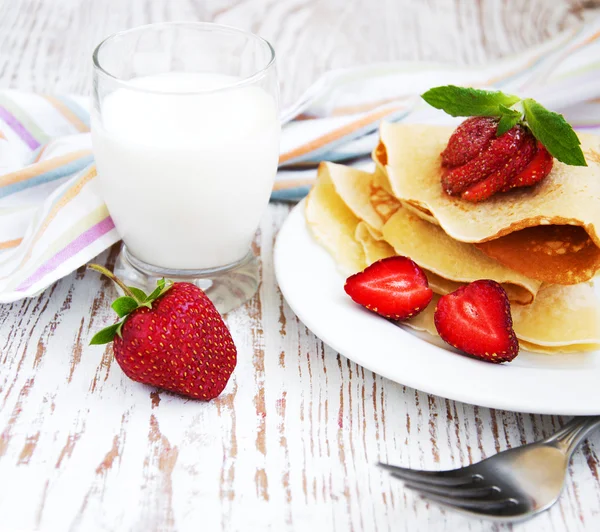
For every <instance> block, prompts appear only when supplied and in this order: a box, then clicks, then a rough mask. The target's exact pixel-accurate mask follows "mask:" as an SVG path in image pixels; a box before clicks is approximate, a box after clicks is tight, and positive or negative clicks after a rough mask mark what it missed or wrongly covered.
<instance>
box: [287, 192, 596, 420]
mask: <svg viewBox="0 0 600 532" xmlns="http://www.w3.org/2000/svg"><path fill="white" fill-rule="evenodd" d="M275 273H276V276H277V281H278V282H279V286H280V288H281V291H282V293H283V295H284V297H285V299H286V300H287V302H288V304H289V305H290V307H291V308H292V310H293V311H294V312H295V313H296V314H297V315H298V317H299V318H300V319H301V320H302V321H303V322H304V324H305V325H306V326H307V327H308V328H309V329H310V330H311V331H312V332H313V333H314V334H316V335H317V336H318V337H319V338H321V340H323V341H324V342H325V343H326V344H328V345H329V346H330V347H332V348H333V349H335V350H336V351H337V352H339V353H341V354H342V355H344V356H346V357H348V358H349V359H350V360H352V361H354V362H356V363H357V364H360V365H361V366H364V367H365V368H367V369H369V370H371V371H374V372H376V373H378V374H379V375H382V376H383V377H387V378H388V379H391V380H393V381H396V382H398V383H401V384H404V385H406V386H410V387H412V388H417V389H418V390H422V391H424V392H428V393H431V394H435V395H439V396H442V397H447V398H449V399H454V400H456V401H462V402H465V403H472V404H475V405H481V406H486V407H490V408H499V409H504V410H515V411H520V412H531V413H538V414H562V415H589V414H600V386H598V382H600V352H598V351H596V352H591V353H585V354H565V355H562V354H556V355H542V354H536V353H529V352H527V351H521V353H520V354H519V356H518V357H517V358H516V359H515V360H514V361H513V362H511V363H510V364H503V365H495V364H490V363H487V362H482V361H479V360H475V359H472V358H469V357H466V356H463V355H460V354H459V353H457V352H455V351H453V350H452V348H450V347H448V346H446V347H444V346H445V344H444V343H443V342H442V341H441V340H440V339H439V338H434V337H432V336H431V335H428V334H424V333H416V332H415V331H411V330H410V329H408V328H404V327H400V326H397V325H395V324H393V323H392V322H389V321H387V320H385V319H383V318H381V317H379V316H377V315H375V314H373V313H371V312H369V311H367V310H365V309H363V308H362V307H360V306H358V305H356V304H355V303H354V302H352V300H351V299H350V298H349V297H348V296H347V295H346V293H345V292H344V289H343V286H344V277H343V276H342V275H341V274H340V273H339V271H338V270H337V268H336V265H335V262H334V260H333V258H332V257H331V256H330V255H329V253H328V252H327V251H326V250H325V249H324V248H322V247H321V246H320V245H319V244H318V243H317V242H316V241H315V240H314V239H313V238H312V236H311V234H310V232H309V230H308V228H307V226H306V222H305V220H304V202H301V203H300V204H299V205H298V206H297V207H296V208H295V209H294V210H293V211H292V212H291V213H290V215H289V217H288V219H287V220H286V221H285V223H284V225H283V227H282V228H281V231H280V233H279V236H278V238H277V244H276V246H275Z"/></svg>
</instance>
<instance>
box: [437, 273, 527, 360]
mask: <svg viewBox="0 0 600 532" xmlns="http://www.w3.org/2000/svg"><path fill="white" fill-rule="evenodd" d="M434 322H435V328H436V329H437V331H438V333H439V334H440V336H441V337H442V339H443V340H444V341H445V342H447V343H449V344H450V345H452V346H453V347H456V348H457V349H460V350H461V351H463V352H465V353H467V354H469V355H472V356H474V357H476V358H479V359H481V360H485V361H487V362H493V363H495V364H499V363H501V362H510V361H511V360H512V359H513V358H515V357H516V356H517V354H518V353H519V343H518V342H517V337H516V335H515V332H514V330H513V327H512V316H511V314H510V304H509V302H508V296H507V295H506V292H505V291H504V289H503V288H502V287H501V286H500V285H499V284H498V283H497V282H496V281H490V280H481V281H475V282H474V283H470V284H468V285H466V286H462V287H460V288H459V289H458V290H456V291H454V292H452V293H451V294H448V295H445V296H442V297H441V298H440V300H439V301H438V304H437V307H436V309H435V314H434Z"/></svg>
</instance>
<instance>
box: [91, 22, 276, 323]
mask: <svg viewBox="0 0 600 532" xmlns="http://www.w3.org/2000/svg"><path fill="white" fill-rule="evenodd" d="M93 62H94V78H93V100H94V102H93V103H94V105H93V110H92V142H93V149H94V155H95V159H96V167H97V172H98V181H99V185H100V191H101V193H102V195H103V197H104V200H105V201H106V204H107V207H108V210H109V212H110V214H111V217H112V218H113V221H114V223H115V226H116V228H117V230H118V231H119V233H120V235H121V237H122V239H123V246H122V249H121V253H120V255H119V257H118V259H117V263H116V266H115V273H116V274H117V275H119V276H120V277H122V278H124V280H125V281H126V282H129V283H131V284H133V285H136V286H139V287H141V288H145V289H147V290H151V289H152V287H153V286H155V284H156V280H157V279H160V278H163V277H164V278H168V279H173V280H186V281H189V282H193V283H195V284H196V285H198V286H199V287H201V288H202V289H204V290H205V291H206V293H207V295H208V296H209V297H210V298H211V300H212V301H213V303H215V305H216V306H217V308H218V310H219V311H220V312H222V313H223V312H227V311H229V310H231V309H233V308H235V307H237V306H239V305H240V304H242V303H243V302H244V301H246V300H247V299H249V298H250V297H252V295H253V294H254V293H255V292H256V290H257V289H258V285H259V270H258V264H257V259H256V258H255V256H254V255H253V253H252V250H251V244H252V240H253V238H254V235H255V232H256V229H257V227H258V225H259V222H260V218H261V216H262V214H263V212H264V210H265V208H266V206H267V203H268V201H269V196H270V193H271V189H272V185H273V180H274V178H275V173H276V171H277V162H278V157H279V136H280V123H279V89H278V83H277V72H276V67H275V52H274V50H273V48H272V47H271V45H270V44H269V43H268V42H267V41H265V40H264V39H262V38H261V37H258V36H257V35H253V34H252V33H248V32H246V31H242V30H239V29H235V28H231V27H227V26H221V25H217V24H209V23H190V22H173V23H164V24H151V25H148V26H142V27H139V28H134V29H131V30H127V31H124V32H120V33H116V34H114V35H112V36H110V37H108V38H107V39H106V40H104V41H103V42H102V43H100V44H99V45H98V47H97V48H96V50H95V51H94V55H93Z"/></svg>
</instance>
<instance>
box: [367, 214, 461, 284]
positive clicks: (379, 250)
mask: <svg viewBox="0 0 600 532" xmlns="http://www.w3.org/2000/svg"><path fill="white" fill-rule="evenodd" d="M373 233H374V230H373V229H371V228H370V227H369V226H368V225H367V224H366V223H365V222H360V223H359V224H358V225H357V226H356V233H355V237H356V240H357V241H358V242H359V243H360V244H361V246H362V248H363V252H364V254H365V261H366V266H369V265H370V264H373V263H374V262H377V261H378V260H381V259H385V258H387V257H392V256H394V255H397V253H396V251H395V250H394V248H393V247H392V246H390V245H389V244H388V243H387V242H386V241H385V240H383V238H381V237H379V238H377V235H374V234H373ZM423 271H424V272H425V275H426V276H427V280H428V282H429V286H430V288H431V289H432V290H433V291H434V292H435V293H436V294H442V295H444V294H449V293H450V292H454V290H456V289H457V288H458V287H459V286H460V285H461V283H457V282H454V281H449V280H448V279H444V278H443V277H440V276H439V275H437V274H435V273H432V272H430V271H427V270H423Z"/></svg>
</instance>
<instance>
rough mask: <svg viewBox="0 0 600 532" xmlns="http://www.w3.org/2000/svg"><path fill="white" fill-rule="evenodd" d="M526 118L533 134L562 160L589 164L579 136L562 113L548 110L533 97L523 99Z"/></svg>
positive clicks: (576, 164) (570, 163) (583, 164)
mask: <svg viewBox="0 0 600 532" xmlns="http://www.w3.org/2000/svg"><path fill="white" fill-rule="evenodd" d="M523 108H524V109H525V120H527V125H528V126H529V129H531V132H532V133H533V136H534V137H535V138H536V139H538V140H539V141H540V142H541V143H542V144H543V145H544V146H545V147H546V149H547V150H548V151H549V152H550V155H552V156H553V157H556V158H557V159H558V160H559V161H560V162H562V163H565V164H569V165H571V166H587V162H586V161H585V157H584V156H583V152H582V151H581V147H580V144H581V142H580V141H579V138H578V137H577V135H576V134H575V131H573V128H572V127H571V126H570V124H569V123H568V122H567V121H566V120H565V119H564V117H563V116H562V115H559V114H558V113H553V112H552V111H548V109H546V108H545V107H543V106H542V105H540V104H539V103H537V102H536V101H535V100H532V99H531V98H526V99H525V100H523Z"/></svg>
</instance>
